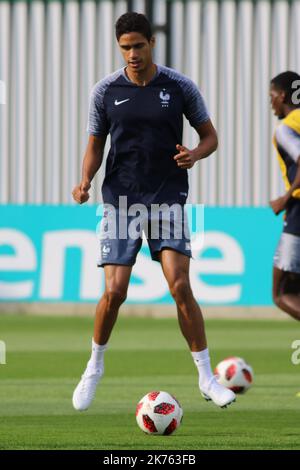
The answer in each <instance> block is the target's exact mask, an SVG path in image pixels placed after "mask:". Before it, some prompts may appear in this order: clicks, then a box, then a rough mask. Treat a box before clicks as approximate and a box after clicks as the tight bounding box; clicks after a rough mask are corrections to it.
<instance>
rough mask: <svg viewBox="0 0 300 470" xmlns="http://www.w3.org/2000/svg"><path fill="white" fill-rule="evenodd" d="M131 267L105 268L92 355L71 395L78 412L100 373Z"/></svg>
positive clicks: (89, 398)
mask: <svg viewBox="0 0 300 470" xmlns="http://www.w3.org/2000/svg"><path fill="white" fill-rule="evenodd" d="M131 270H132V267H131V266H118V265H106V266H105V267H104V274H105V291H104V294H103V296H102V298H101V299H100V301H99V303H98V305H97V308H96V317H95V327H94V338H93V340H92V354H91V358H90V360H89V362H88V364H87V368H86V370H85V372H84V374H83V375H82V378H81V380H80V382H79V384H78V385H77V387H76V389H75V391H74V394H73V406H74V408H75V409H76V410H78V411H84V410H86V409H87V408H88V407H89V406H90V404H91V402H92V401H93V398H94V396H95V393H96V388H97V385H98V383H99V380H100V379H101V377H102V376H103V373H104V353H105V350H106V348H107V342H108V340H109V338H110V335H111V332H112V329H113V327H114V324H115V322H116V320H117V317H118V312H119V308H120V306H121V304H122V303H123V302H124V301H125V299H126V294H127V289H128V284H129V279H130V274H131Z"/></svg>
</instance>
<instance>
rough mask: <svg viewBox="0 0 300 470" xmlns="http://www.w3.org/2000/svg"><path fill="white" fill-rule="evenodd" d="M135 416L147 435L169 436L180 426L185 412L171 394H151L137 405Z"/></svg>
mask: <svg viewBox="0 0 300 470" xmlns="http://www.w3.org/2000/svg"><path fill="white" fill-rule="evenodd" d="M135 415H136V421H137V424H138V426H139V427H140V428H141V430H142V431H144V432H145V433H147V434H157V435H165V436H168V435H170V434H172V433H173V432H174V431H175V430H176V429H177V428H178V427H179V426H180V423H181V421H182V415H183V410H182V408H181V406H180V404H179V402H178V401H177V400H176V398H175V397H173V396H172V395H170V394H169V393H167V392H150V393H147V395H145V396H144V397H143V398H142V399H141V400H140V401H139V403H138V404H137V407H136V413H135Z"/></svg>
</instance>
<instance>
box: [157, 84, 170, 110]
mask: <svg viewBox="0 0 300 470" xmlns="http://www.w3.org/2000/svg"><path fill="white" fill-rule="evenodd" d="M159 97H160V99H161V107H162V108H168V107H169V101H170V94H169V93H167V92H166V89H165V88H164V89H163V90H162V91H161V92H160V94H159Z"/></svg>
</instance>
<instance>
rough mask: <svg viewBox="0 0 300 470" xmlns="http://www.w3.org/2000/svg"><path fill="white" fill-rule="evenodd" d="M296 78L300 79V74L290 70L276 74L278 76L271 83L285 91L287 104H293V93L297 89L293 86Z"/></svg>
mask: <svg viewBox="0 0 300 470" xmlns="http://www.w3.org/2000/svg"><path fill="white" fill-rule="evenodd" d="M296 80H300V75H299V74H298V73H296V72H292V71H290V70H288V71H287V72H282V73H280V74H279V75H276V77H274V78H272V80H271V84H272V85H274V87H275V88H277V89H278V90H282V91H284V92H285V94H286V103H287V104H293V101H292V95H293V93H294V92H295V91H296V88H295V87H294V88H293V87H292V85H293V83H294V82H295V81H296Z"/></svg>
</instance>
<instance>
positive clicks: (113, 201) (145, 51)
mask: <svg viewBox="0 0 300 470" xmlns="http://www.w3.org/2000/svg"><path fill="white" fill-rule="evenodd" d="M116 38H117V41H118V45H119V47H120V50H121V53H122V55H123V58H124V60H125V63H126V66H125V67H124V68H122V69H120V70H118V71H116V72H114V73H112V74H111V75H109V76H107V77H106V78H104V79H103V80H100V81H99V82H98V83H97V84H96V85H95V86H94V88H93V90H92V93H91V99H90V108H89V121H88V133H89V141H88V146H87V150H86V153H85V157H84V161H83V169H82V180H81V183H80V184H79V185H78V186H77V187H75V188H74V190H73V197H74V199H75V201H77V202H78V203H79V204H81V203H84V202H86V201H87V200H88V198H89V193H88V191H89V189H90V186H91V181H92V179H93V177H94V175H95V174H96V172H97V171H98V169H99V167H100V165H101V162H102V157H103V149H104V145H105V141H106V137H107V135H108V134H110V137H111V146H110V151H109V154H108V157H107V163H106V172H105V179H104V182H103V186H102V195H103V202H104V216H103V220H102V225H101V234H100V235H101V237H100V238H101V241H100V261H99V266H102V267H104V274H105V292H104V294H103V296H102V298H101V299H100V301H99V303H98V306H97V309H96V318H95V328H94V337H93V340H92V353H91V358H90V360H89V362H88V364H87V368H86V370H85V372H84V374H83V375H82V378H81V381H80V382H79V384H78V386H77V387H76V389H75V391H74V394H73V406H74V408H75V409H76V410H85V409H87V408H88V407H89V406H90V404H91V402H92V400H93V398H94V395H95V391H96V386H97V384H98V382H99V380H100V379H101V377H102V375H103V371H104V353H105V350H106V349H107V343H108V340H109V338H110V334H111V331H112V329H113V326H114V324H115V321H116V319H117V315H118V310H119V307H120V306H121V304H122V303H123V302H124V301H125V299H126V293H127V288H128V284H129V279H130V275H131V271H132V266H133V265H134V263H135V259H136V255H137V253H138V251H139V250H140V248H141V244H142V239H141V237H139V238H137V239H136V238H135V237H129V236H128V237H127V238H123V237H121V236H117V237H116V238H115V239H114V237H113V236H112V237H108V236H107V235H110V231H112V230H111V229H110V228H109V225H110V223H111V221H112V219H115V221H116V223H117V224H118V226H117V229H118V230H117V231H118V233H119V229H120V225H121V223H123V222H124V219H125V222H127V223H129V222H130V223H131V222H135V221H136V218H137V216H134V215H132V214H131V215H130V214H129V211H128V213H125V215H124V211H121V209H120V205H119V202H120V196H122V197H123V198H124V197H126V201H127V204H128V206H130V207H134V206H133V205H134V204H139V207H140V206H141V205H143V207H146V208H147V209H148V208H149V207H150V206H151V208H152V207H153V206H154V205H155V204H159V205H161V204H165V205H168V207H169V206H172V205H173V204H177V205H179V207H181V208H183V206H184V204H185V202H186V198H187V195H188V175H187V170H188V169H190V168H192V167H193V165H194V164H196V163H197V162H198V161H199V160H201V159H203V158H206V157H208V156H209V155H210V154H211V153H212V152H214V151H215V150H216V148H217V144H218V142H217V134H216V131H215V129H214V127H213V125H212V123H211V120H210V118H209V115H208V113H207V110H206V106H205V104H204V101H203V98H202V96H201V94H200V92H199V90H198V88H197V87H196V85H195V84H194V83H193V82H192V81H191V80H190V79H188V78H187V77H185V76H184V75H182V74H180V73H178V72H176V71H174V70H172V69H170V68H167V67H164V66H161V65H157V64H154V63H153V60H152V51H153V47H154V44H155V38H154V37H153V35H152V31H151V25H150V24H149V22H148V20H147V18H146V17H145V16H144V15H142V14H138V13H126V14H124V15H122V16H121V17H120V18H119V19H118V21H117V23H116ZM183 115H185V116H186V118H187V119H188V120H189V122H190V124H191V126H193V127H194V128H195V129H196V131H197V133H198V134H199V137H200V142H199V145H198V146H197V147H196V148H194V149H192V150H189V149H188V148H186V147H185V146H183V145H182V130H183ZM120 218H121V222H120ZM117 220H118V222H117ZM139 220H140V221H141V225H143V227H144V228H147V226H149V225H150V226H152V224H153V223H154V220H152V219H151V215H150V216H149V219H147V218H146V220H144V221H143V220H141V219H139ZM156 222H157V221H156ZM163 222H164V220H163V218H161V219H159V220H158V224H159V225H160V227H159V228H162V227H161V225H162V224H163ZM176 224H177V219H176V220H174V219H173V223H172V224H171V234H170V235H171V236H169V237H162V236H160V237H159V238H157V237H152V235H148V238H147V240H148V244H149V248H150V251H151V256H152V259H153V260H156V261H158V262H160V264H161V267H162V270H163V273H164V275H165V278H166V280H167V282H168V285H169V289H170V292H171V294H172V296H173V298H174V300H175V302H176V306H177V312H178V320H179V325H180V328H181V331H182V334H183V335H184V337H185V339H186V341H187V343H188V345H189V348H190V351H191V354H192V357H193V360H194V362H195V365H196V367H197V369H198V372H199V387H200V391H201V393H202V395H203V397H204V398H205V399H206V400H212V401H213V402H214V403H215V404H216V405H218V406H220V407H226V406H227V405H229V404H230V403H231V402H233V401H234V400H235V394H234V393H233V392H232V391H230V390H228V389H227V388H225V387H223V386H221V385H219V384H218V382H217V381H216V377H215V376H214V375H213V373H212V370H211V365H210V358H209V352H208V349H207V343H206V337H205V330H204V323H203V317H202V314H201V310H200V308H199V305H198V304H197V302H196V301H195V298H194V296H193V293H192V290H191V286H190V280H189V264H190V257H191V251H190V240H189V237H188V235H186V233H185V234H183V235H182V237H181V239H178V238H176V237H175V236H174V230H175V229H176ZM105 231H107V233H106V235H105ZM170 360H171V358H170Z"/></svg>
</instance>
